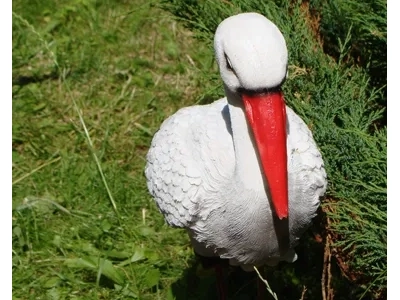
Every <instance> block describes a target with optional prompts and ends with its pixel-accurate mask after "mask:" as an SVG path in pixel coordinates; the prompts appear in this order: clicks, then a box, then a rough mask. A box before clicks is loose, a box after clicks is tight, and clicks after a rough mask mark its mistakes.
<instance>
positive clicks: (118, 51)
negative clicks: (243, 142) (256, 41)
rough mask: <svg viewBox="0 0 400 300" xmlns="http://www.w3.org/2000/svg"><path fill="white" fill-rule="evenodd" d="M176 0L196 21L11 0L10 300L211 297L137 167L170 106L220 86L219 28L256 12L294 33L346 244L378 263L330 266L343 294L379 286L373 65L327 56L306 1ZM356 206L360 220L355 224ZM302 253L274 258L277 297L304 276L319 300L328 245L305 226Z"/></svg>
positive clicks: (296, 100) (298, 98)
mask: <svg viewBox="0 0 400 300" xmlns="http://www.w3.org/2000/svg"><path fill="white" fill-rule="evenodd" d="M172 2H173V3H172V4H173V5H172V6H169V7H168V10H170V11H172V12H173V13H174V14H175V15H178V16H179V17H180V20H181V19H184V20H189V21H190V23H185V22H183V23H181V22H179V21H177V20H176V19H175V18H174V17H172V15H170V14H169V13H168V12H166V11H165V10H162V9H161V8H160V7H161V6H162V7H164V8H166V7H165V6H164V5H165V3H164V4H163V5H161V4H160V3H158V2H152V3H149V2H147V1H144V0H135V1H122V0H119V1H117V0H105V1H91V0H53V1H50V0H44V1H27V0H16V1H13V22H12V26H13V53H12V59H13V73H12V79H13V87H12V96H13V106H12V113H13V115H12V116H13V128H12V137H13V144H12V149H13V152H12V153H13V171H12V172H13V174H12V176H13V191H12V193H13V201H12V215H13V224H12V239H13V260H12V263H13V279H12V280H13V299H130V298H137V299H174V298H175V299H202V298H206V299H210V298H212V297H215V291H214V288H215V278H214V277H213V276H212V275H211V276H209V275H208V274H203V273H204V272H203V273H202V272H201V271H198V270H197V266H196V264H195V263H194V256H193V253H192V249H191V248H190V243H189V240H188V238H187V235H186V233H185V232H184V231H182V230H177V229H172V228H169V227H168V226H167V225H165V222H164V220H163V217H162V215H161V214H160V213H159V212H158V210H157V208H156V206H155V204H154V202H153V201H152V199H151V198H150V196H149V195H148V192H147V188H146V181H145V178H144V174H143V168H144V165H145V155H146V153H147V149H148V146H149V144H150V141H151V138H152V135H153V134H154V132H155V131H156V130H157V129H158V127H159V125H160V124H161V122H162V121H163V120H164V119H165V118H166V117H167V116H169V115H170V114H172V113H173V112H175V111H176V110H177V109H178V108H180V107H183V106H187V105H192V104H194V103H207V102H210V101H211V100H214V99H217V98H218V96H221V95H222V89H221V82H220V79H219V76H218V73H217V69H216V66H215V63H214V57H213V50H212V44H211V38H212V36H213V31H214V29H215V27H216V26H217V24H218V23H219V22H220V21H221V20H222V19H223V18H224V17H225V16H227V15H229V14H232V13H237V12H239V11H245V10H250V9H251V10H257V11H260V12H263V13H265V14H266V15H268V16H269V17H270V18H271V19H272V20H273V21H274V22H276V23H277V24H278V26H279V27H280V28H281V29H282V31H283V33H284V35H285V37H286V38H287V41H288V46H289V53H290V68H289V72H290V76H289V80H288V81H287V83H286V85H285V92H286V98H287V101H288V103H289V104H290V105H291V106H292V107H294V109H295V110H296V111H297V112H298V113H299V114H300V115H301V116H302V117H303V118H304V119H305V120H306V121H307V123H308V124H309V125H310V126H311V127H312V128H313V131H314V134H315V138H316V139H317V141H318V143H319V145H320V146H321V150H322V151H323V152H324V157H325V160H326V164H327V168H328V172H329V176H330V190H329V195H330V196H331V197H334V198H335V199H338V200H339V201H338V202H337V205H336V206H335V207H337V209H336V210H335V213H334V215H333V218H336V220H339V221H340V222H338V223H337V226H336V227H335V230H336V232H337V233H338V234H340V235H341V236H343V237H344V239H342V240H339V241H338V243H339V245H338V246H340V247H341V248H346V247H349V249H348V255H350V256H351V257H352V258H354V259H353V261H354V264H355V268H357V270H361V271H362V270H363V268H362V267H363V265H364V264H365V263H366V262H368V264H369V266H371V267H370V270H371V276H372V278H374V279H376V280H375V281H374V282H373V284H372V285H371V282H372V281H366V282H364V286H363V287H362V288H361V289H359V288H358V287H357V286H355V285H353V284H350V283H349V282H347V280H345V279H343V278H341V277H340V273H339V271H338V270H335V269H334V270H333V273H334V275H335V278H334V284H335V285H334V288H335V299H349V298H348V297H349V295H351V297H356V296H357V295H358V296H360V295H361V294H362V293H364V291H365V290H366V289H371V290H373V291H375V292H376V291H380V290H381V289H382V286H383V285H384V282H385V280H386V272H384V273H382V270H383V271H386V261H385V259H386V256H385V255H386V252H385V251H386V250H385V247H386V245H384V246H383V244H382V239H384V240H385V243H386V215H385V214H384V215H382V213H381V212H382V211H384V210H386V190H385V188H386V186H385V185H386V182H385V179H383V178H385V177H386V174H385V173H386V165H385V164H384V163H383V162H382V161H383V160H386V158H385V157H384V156H385V155H386V154H384V151H386V140H385V137H386V134H385V131H384V130H382V131H374V128H373V126H372V125H371V123H373V122H375V121H377V120H379V119H380V117H381V114H380V112H379V111H377V110H376V108H375V107H376V103H378V102H379V101H378V100H379V95H380V94H379V93H374V92H371V90H370V89H369V88H368V82H367V79H368V77H367V76H366V75H365V74H364V73H363V71H362V70H360V69H357V68H354V67H352V66H348V67H345V66H342V65H341V64H340V62H339V64H337V63H336V62H335V61H334V60H333V59H330V58H329V57H327V56H326V55H325V54H324V53H323V52H322V51H321V49H319V48H318V47H317V46H316V44H315V41H314V40H313V38H312V37H311V34H310V32H309V29H308V28H307V24H306V22H299V21H298V20H302V19H304V15H303V14H302V12H301V11H300V10H299V9H298V8H296V7H295V8H294V9H293V8H289V7H285V6H284V3H285V2H284V1H281V2H282V3H280V5H281V6H283V8H282V7H281V8H280V9H277V8H276V7H275V6H274V5H273V3H272V2H268V4H256V2H255V1H254V2H252V1H248V2H242V3H236V2H234V3H233V4H229V3H228V2H217V1H215V2H212V1H208V2H196V1H189V2H187V1H185V3H186V4H185V5H183V4H184V2H182V1H172ZM196 3H201V4H196ZM288 12H290V13H288ZM296 20H297V21H296ZM182 25H186V26H187V27H189V28H190V29H191V31H189V30H188V29H185V28H184V27H183V26H182ZM196 37H197V38H196ZM198 38H200V39H198ZM346 49H347V48H346V47H343V49H342V50H343V51H342V52H343V53H345V52H346V51H345V50H346ZM349 99H352V101H349ZM80 114H81V116H82V119H80ZM89 137H90V139H89ZM354 141H357V142H356V143H353V142H354ZM102 174H103V175H102ZM383 175H384V176H383ZM103 176H104V177H103ZM382 176H383V177H382ZM366 203H369V204H366ZM114 204H115V208H116V209H115V208H114ZM350 210H351V211H352V212H353V213H354V214H356V215H357V216H358V217H359V221H358V222H350V221H348V219H349V218H353V215H350V214H349V211H350ZM371 212H376V214H372V213H371ZM346 220H347V221H346ZM346 222H347V223H346ZM383 223H384V226H383V225H382V224H383ZM348 224H352V226H348ZM342 225H343V226H342ZM349 239H351V240H352V241H354V242H353V245H349V243H346V241H348V240H349ZM341 242H343V243H344V244H342V245H340V243H341ZM382 251H384V252H385V253H383V252H382ZM298 253H299V261H298V262H296V263H294V264H282V265H280V266H279V267H278V268H274V269H270V270H268V272H267V279H268V281H269V283H270V286H271V288H272V290H273V291H275V292H276V293H277V295H278V298H279V299H281V300H282V299H299V298H300V296H301V293H302V291H303V286H306V288H307V291H306V293H305V295H306V299H320V298H321V296H320V295H321V286H320V278H321V273H322V267H323V266H322V258H323V245H321V244H319V243H317V242H315V241H314V239H313V236H312V234H311V232H308V233H307V234H306V235H305V236H304V238H303V243H302V244H301V245H300V246H299V249H298ZM366 254H370V256H368V255H367V256H365V255H366ZM362 257H365V259H364V258H362ZM382 263H383V264H382ZM333 268H335V266H333ZM196 273H197V275H201V276H196V275H195V274H196ZM377 274H378V275H379V274H383V275H381V277H379V276H378V275H377ZM254 278H255V277H254V274H253V275H251V276H250V275H246V274H235V273H234V274H232V276H231V278H230V286H231V287H232V289H231V291H230V292H231V293H232V295H235V296H234V297H233V298H234V299H246V298H245V295H246V294H248V295H252V293H254V291H255V282H254ZM365 297H372V296H369V294H366V296H365ZM365 299H368V298H365Z"/></svg>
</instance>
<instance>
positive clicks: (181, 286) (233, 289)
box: [172, 213, 371, 300]
mask: <svg viewBox="0 0 400 300" xmlns="http://www.w3.org/2000/svg"><path fill="white" fill-rule="evenodd" d="M321 222H322V215H321V213H320V214H319V217H317V218H316V219H315V220H314V224H315V225H314V226H313V227H312V228H311V229H310V230H308V231H307V232H306V233H305V234H304V235H303V237H302V239H301V242H300V244H299V245H298V246H297V247H296V253H297V255H298V259H297V261H296V262H294V263H286V262H281V263H280V264H279V265H278V266H276V267H266V268H265V270H264V272H263V273H262V274H264V275H263V277H264V278H265V279H266V280H267V281H268V283H269V285H270V287H271V289H272V290H273V291H274V292H275V293H276V294H277V297H278V299H279V300H293V299H296V300H298V299H308V300H320V299H322V288H321V278H322V273H323V266H324V242H323V240H324V239H323V238H322V237H323V236H324V233H323V232H322V231H321V229H320V228H321V226H320V224H321ZM316 237H317V238H316ZM260 272H261V270H260ZM331 272H332V278H336V279H337V278H341V279H340V280H335V281H332V283H331V286H332V289H333V293H334V299H335V300H345V299H347V300H348V299H371V298H369V296H368V295H366V296H364V297H362V298H360V294H361V293H362V291H360V289H358V288H357V287H356V286H355V285H352V284H351V283H349V282H348V281H347V280H346V279H345V278H343V277H341V275H340V269H339V267H338V266H337V264H336V261H335V259H334V258H333V256H332V263H331ZM226 273H227V282H228V299H232V300H239V299H240V300H245V299H256V295H257V277H256V276H257V275H256V273H255V272H251V273H247V272H244V271H242V270H241V269H240V268H233V267H229V272H228V271H227V272H226ZM228 273H229V274H228ZM206 274H207V275H206ZM172 293H173V295H174V297H175V299H176V300H189V299H190V300H203V299H204V300H206V299H207V300H208V299H210V300H214V299H218V292H217V283H216V276H215V272H214V271H213V269H212V268H211V269H207V270H205V269H203V268H202V267H201V264H200V261H199V260H198V259H193V260H192V261H191V262H190V267H189V268H188V269H186V270H185V271H184V273H183V275H182V276H181V278H180V279H179V280H178V281H176V282H175V283H173V285H172ZM265 299H274V298H273V297H272V296H271V295H270V294H269V293H268V292H266V298H265Z"/></svg>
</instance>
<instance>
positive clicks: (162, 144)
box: [145, 98, 327, 269]
mask: <svg viewBox="0 0 400 300" xmlns="http://www.w3.org/2000/svg"><path fill="white" fill-rule="evenodd" d="M287 132H288V136H287V156H288V180H289V217H288V219H286V220H285V219H284V220H283V221H281V220H279V219H277V218H276V217H275V214H274V213H273V211H272V209H271V204H270V201H269V199H268V193H269V192H268V187H267V185H266V184H265V180H264V176H263V175H262V172H261V169H260V163H259V159H258V155H257V152H256V150H255V149H256V148H255V147H254V142H253V137H252V134H251V133H250V132H249V129H248V127H247V122H246V119H245V115H244V112H243V109H242V107H237V106H234V105H231V104H228V102H227V99H226V98H224V99H221V100H218V101H215V102H214V103H212V104H209V105H202V106H200V105H198V106H191V107H187V108H182V109H180V110H179V111H178V112H176V113H175V114H174V115H172V116H171V117H169V118H168V119H167V120H165V121H164V123H163V124H162V125H161V128H160V130H159V131H158V132H157V133H156V134H155V136H154V138H153V141H152V143H151V147H150V150H149V152H148V155H147V165H146V168H145V174H146V177H147V185H148V189H149V191H150V193H151V195H152V196H153V197H154V199H155V201H156V203H157V206H158V208H159V210H160V211H161V212H162V213H163V214H164V217H165V219H166V221H167V222H168V224H169V225H171V226H175V227H182V228H186V229H187V231H188V233H189V236H190V238H191V241H192V244H193V246H194V249H195V251H196V252H197V253H198V254H200V255H203V256H220V257H221V258H225V259H229V260H230V263H231V264H232V265H240V266H242V267H243V268H244V269H249V268H252V266H254V265H255V266H260V265H264V264H267V265H276V264H277V263H278V262H279V261H280V260H287V261H294V260H295V259H296V254H295V252H294V250H293V248H294V247H295V246H296V244H297V243H298V240H299V238H300V236H301V235H302V234H303V232H304V231H305V230H306V229H307V227H308V226H309V225H310V224H311V220H312V218H313V217H314V216H315V215H316V210H317V208H318V206H319V198H320V197H321V196H322V195H323V194H324V193H325V190H326V185H327V181H326V173H325V169H324V164H323V161H322V157H321V154H320V152H319V150H318V148H317V146H316V145H315V142H314V140H313V137H312V133H311V132H310V130H309V129H308V127H307V125H306V124H305V123H304V122H303V121H302V120H301V119H300V117H299V116H297V115H296V114H295V113H294V112H293V111H292V110H291V109H290V108H289V107H287Z"/></svg>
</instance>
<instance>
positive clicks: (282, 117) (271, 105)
mask: <svg viewBox="0 0 400 300" xmlns="http://www.w3.org/2000/svg"><path fill="white" fill-rule="evenodd" d="M242 99H243V102H244V107H245V110H246V116H247V119H248V122H249V124H250V126H251V128H252V130H253V134H254V138H255V140H256V144H257V148H258V152H259V157H260V159H261V163H262V169H263V170H264V174H265V176H266V179H267V181H268V186H269V189H270V193H271V197H272V204H273V206H274V209H275V212H276V214H277V216H278V218H279V219H281V220H282V219H283V218H287V217H288V175H287V152H286V106H285V101H284V99H283V93H282V92H270V93H265V94H258V95H244V94H243V95H242Z"/></svg>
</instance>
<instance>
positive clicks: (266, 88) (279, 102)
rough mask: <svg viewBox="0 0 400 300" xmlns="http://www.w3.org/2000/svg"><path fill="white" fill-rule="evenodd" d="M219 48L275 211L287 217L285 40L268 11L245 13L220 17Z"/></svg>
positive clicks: (220, 60) (226, 81) (223, 71)
mask: <svg viewBox="0 0 400 300" xmlns="http://www.w3.org/2000/svg"><path fill="white" fill-rule="evenodd" d="M214 48H215V54H216V58H217V62H218V66H219V70H220V74H221V77H222V80H223V81H224V85H225V88H226V89H228V90H229V91H231V92H232V93H234V94H238V95H239V96H240V97H241V99H242V101H243V107H244V110H245V112H246V117H247V121H248V124H249V126H250V127H251V129H252V132H253V135H254V139H255V141H256V145H257V150H256V151H258V155H259V158H260V161H261V165H262V170H263V172H264V175H265V178H266V180H267V182H268V187H269V191H270V194H271V197H272V199H271V200H272V204H273V207H274V210H275V213H276V214H277V216H278V217H279V219H282V218H286V217H288V178H287V152H286V110H285V109H286V107H285V102H284V99H283V94H282V92H281V89H280V87H281V84H282V83H283V82H284V80H285V78H286V75H287V62H288V53H287V48H286V42H285V39H284V37H283V35H282V33H281V32H280V31H279V29H278V28H277V27H276V26H275V24H274V23H272V22H271V21H270V20H268V19H267V18H265V17H264V16H262V15H260V14H257V13H243V14H239V15H235V16H232V17H229V18H227V19H225V20H224V21H222V22H221V24H220V25H219V26H218V28H217V31H216V33H215V37H214Z"/></svg>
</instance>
